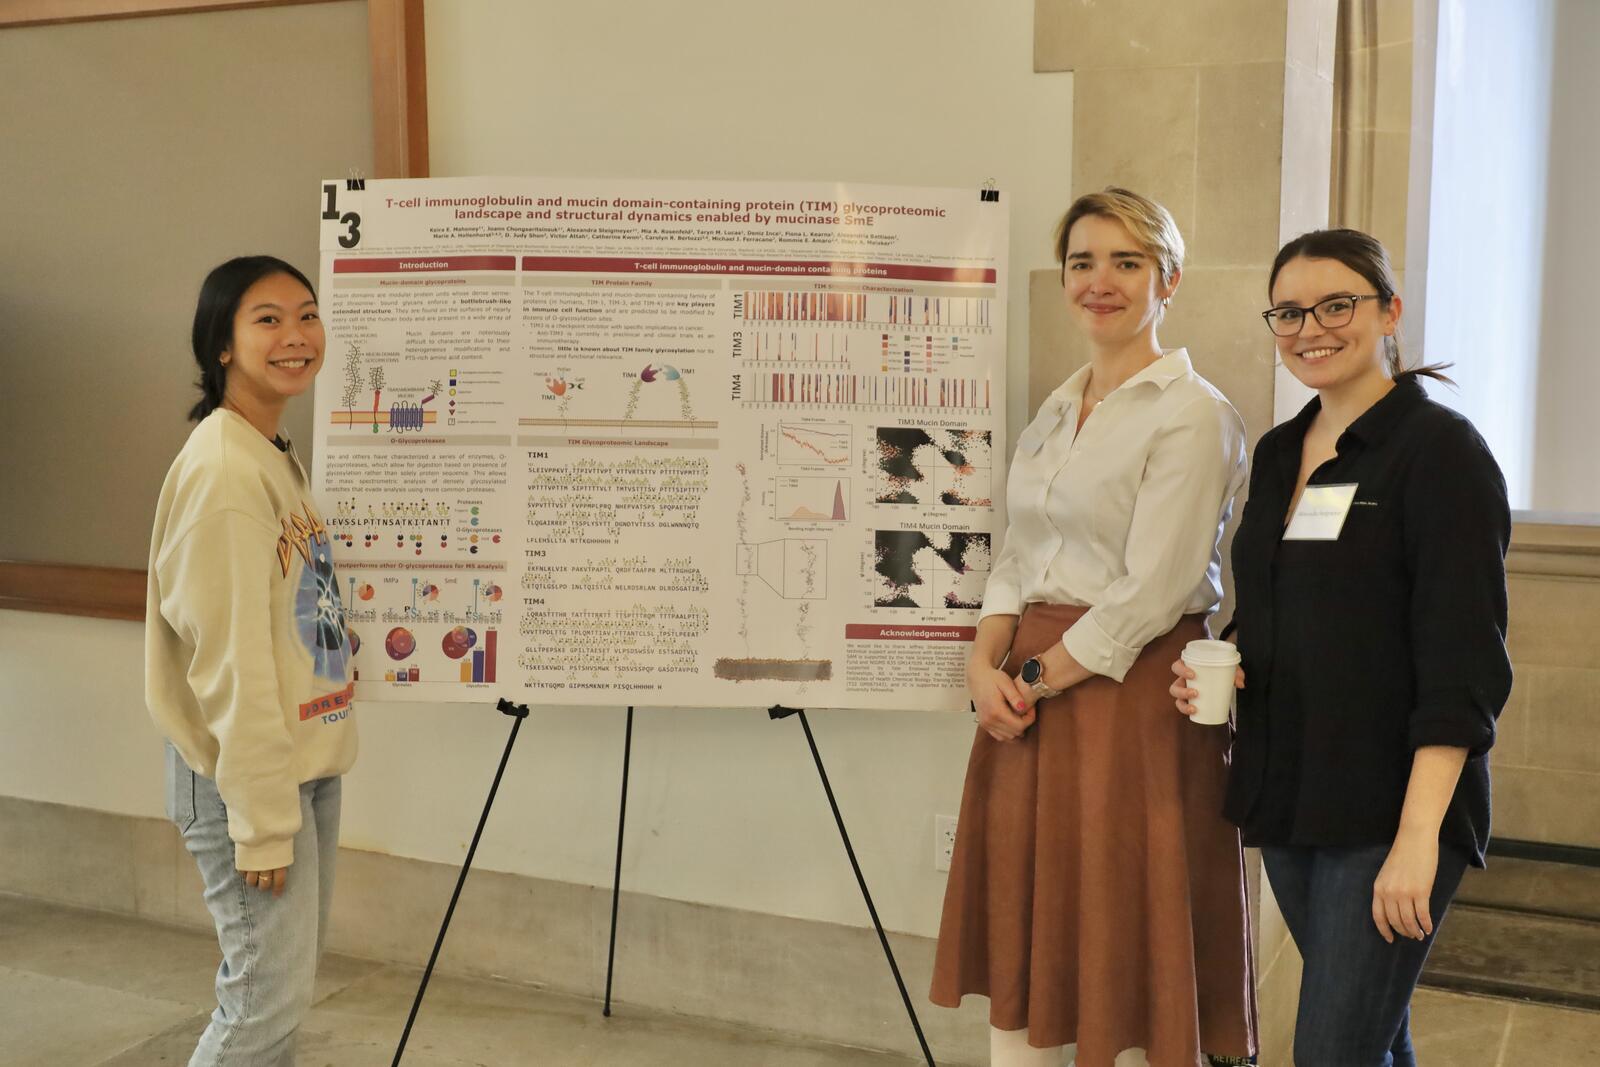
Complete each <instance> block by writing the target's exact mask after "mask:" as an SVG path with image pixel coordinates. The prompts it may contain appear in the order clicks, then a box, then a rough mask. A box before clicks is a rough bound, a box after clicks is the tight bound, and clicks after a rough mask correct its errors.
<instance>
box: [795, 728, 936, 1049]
mask: <svg viewBox="0 0 1600 1067" xmlns="http://www.w3.org/2000/svg"><path fill="white" fill-rule="evenodd" d="M799 715H800V727H801V729H803V730H805V732H806V744H808V745H810V746H811V758H812V760H814V761H815V762H816V765H817V774H818V776H820V777H821V778H822V790H823V792H824V793H826V794H827V795H828V807H830V808H832V809H833V821H834V822H835V823H836V824H837V825H838V827H839V837H840V839H841V840H843V841H844V851H845V855H846V856H849V857H850V869H851V870H853V871H855V874H856V884H857V885H859V886H860V887H861V897H862V899H863V900H865V901H866V902H867V913H868V914H869V915H871V916H872V927H873V929H875V930H876V931H878V943H879V944H880V945H882V946H883V955H884V958H885V959H887V960H888V961H889V971H890V973H892V974H893V975H894V984H895V986H896V987H897V988H898V989H899V990H900V1000H901V1002H902V1003H904V1004H905V1006H906V1015H908V1016H909V1017H910V1018H911V1028H912V1029H913V1030H915V1031H916V1033H917V1044H918V1045H920V1046H921V1047H922V1056H923V1059H925V1060H927V1061H928V1067H937V1065H936V1064H935V1063H934V1061H933V1052H932V1051H931V1050H930V1049H929V1048H928V1039H927V1038H926V1037H925V1036H923V1033H922V1023H921V1021H920V1020H919V1019H918V1018H917V1009H916V1008H914V1007H912V1004H911V995H910V994H909V993H907V992H906V983H905V980H904V979H903V978H901V977H900V966H899V964H897V963H895V959H894V950H893V949H892V948H890V947H889V937H888V935H887V934H885V933H884V932H883V923H882V922H881V921H880V920H879V919H878V909H877V907H876V905H874V904H873V903H872V893H871V892H870V891H869V890H868V889H867V879H866V877H865V876H864V875H862V873H861V864H859V863H857V862H856V850H855V849H854V848H853V847H851V845H850V834H849V832H848V831H846V830H845V828H844V816H843V815H841V814H840V813H839V802H838V801H837V800H835V799H834V796H833V786H832V785H830V784H829V782H828V771H827V768H825V767H824V766H823V765H822V753H821V752H820V751H819V750H818V749H817V739H816V738H815V737H813V736H812V734H811V723H810V722H808V721H807V720H806V713H805V710H804V709H801V710H800V712H799Z"/></svg>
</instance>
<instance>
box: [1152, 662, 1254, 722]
mask: <svg viewBox="0 0 1600 1067" xmlns="http://www.w3.org/2000/svg"><path fill="white" fill-rule="evenodd" d="M1172 673H1173V674H1176V675H1177V676H1178V680H1177V681H1175V682H1173V683H1172V688H1171V689H1168V690H1167V692H1168V693H1171V694H1172V699H1173V700H1175V701H1177V703H1178V710H1179V711H1181V712H1183V713H1184V714H1185V715H1190V716H1192V715H1194V713H1195V712H1197V711H1199V710H1200V709H1199V708H1197V707H1195V705H1194V698H1195V697H1197V696H1199V695H1200V690H1198V689H1190V688H1189V683H1190V682H1192V681H1194V678H1195V674H1194V671H1192V670H1190V669H1189V665H1188V664H1187V663H1185V662H1183V660H1181V659H1176V660H1173V661H1172ZM1233 687H1234V688H1235V689H1243V688H1244V668H1243V667H1238V668H1235V670H1234V672H1233Z"/></svg>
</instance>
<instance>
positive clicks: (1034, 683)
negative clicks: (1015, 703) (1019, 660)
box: [1017, 656, 1061, 700]
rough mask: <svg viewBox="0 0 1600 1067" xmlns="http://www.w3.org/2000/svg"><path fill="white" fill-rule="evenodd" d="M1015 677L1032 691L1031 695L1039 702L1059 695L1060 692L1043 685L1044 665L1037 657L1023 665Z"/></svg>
mask: <svg viewBox="0 0 1600 1067" xmlns="http://www.w3.org/2000/svg"><path fill="white" fill-rule="evenodd" d="M1017 677H1019V678H1021V679H1022V684H1023V685H1025V686H1027V687H1028V688H1029V689H1031V690H1033V695H1034V696H1036V697H1038V698H1039V699H1040V700H1049V699H1050V698H1051V697H1053V696H1059V695H1060V694H1061V690H1059V689H1051V688H1050V687H1049V686H1048V685H1045V684H1044V664H1043V663H1040V662H1039V658H1038V657H1037V656H1035V657H1034V658H1032V659H1030V660H1028V661H1026V662H1025V663H1023V665H1022V670H1021V671H1020V672H1019V673H1018V675H1017Z"/></svg>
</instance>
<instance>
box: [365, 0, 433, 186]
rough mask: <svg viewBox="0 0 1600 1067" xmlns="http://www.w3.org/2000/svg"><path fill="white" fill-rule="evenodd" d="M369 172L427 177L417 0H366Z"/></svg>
mask: <svg viewBox="0 0 1600 1067" xmlns="http://www.w3.org/2000/svg"><path fill="white" fill-rule="evenodd" d="M367 30H368V36H369V37H370V39H371V45H372V164H373V171H374V173H373V174H372V177H374V178H426V177H427V176H428V69H427V68H428V62H427V41H426V37H425V35H424V27H423V17H422V0H367Z"/></svg>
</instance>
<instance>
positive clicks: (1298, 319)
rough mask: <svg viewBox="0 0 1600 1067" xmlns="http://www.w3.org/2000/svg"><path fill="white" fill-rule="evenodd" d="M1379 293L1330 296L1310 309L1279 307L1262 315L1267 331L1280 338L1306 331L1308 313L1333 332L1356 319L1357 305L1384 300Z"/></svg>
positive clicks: (1325, 328) (1324, 327)
mask: <svg viewBox="0 0 1600 1067" xmlns="http://www.w3.org/2000/svg"><path fill="white" fill-rule="evenodd" d="M1382 299H1383V298H1382V297H1381V296H1379V295H1378V294H1377V293H1367V294H1365V295H1363V296H1330V297H1328V299H1326V300H1319V301H1317V302H1316V303H1315V304H1312V305H1311V306H1310V307H1308V308H1302V307H1277V308H1271V309H1269V310H1267V311H1263V312H1262V313H1261V317H1262V318H1264V319H1266V320H1267V329H1269V330H1271V331H1272V332H1273V333H1275V334H1277V335H1278V336H1279V337H1293V336H1294V335H1295V334H1297V333H1299V332H1300V331H1301V330H1303V329H1305V325H1306V312H1308V311H1309V312H1311V314H1312V315H1314V316H1316V320H1317V324H1318V325H1319V326H1321V327H1322V328H1323V329H1324V330H1331V329H1333V328H1334V327H1335V326H1344V325H1346V324H1348V323H1349V322H1350V320H1351V319H1353V318H1355V317H1356V305H1357V304H1359V303H1361V301H1363V300H1382Z"/></svg>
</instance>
